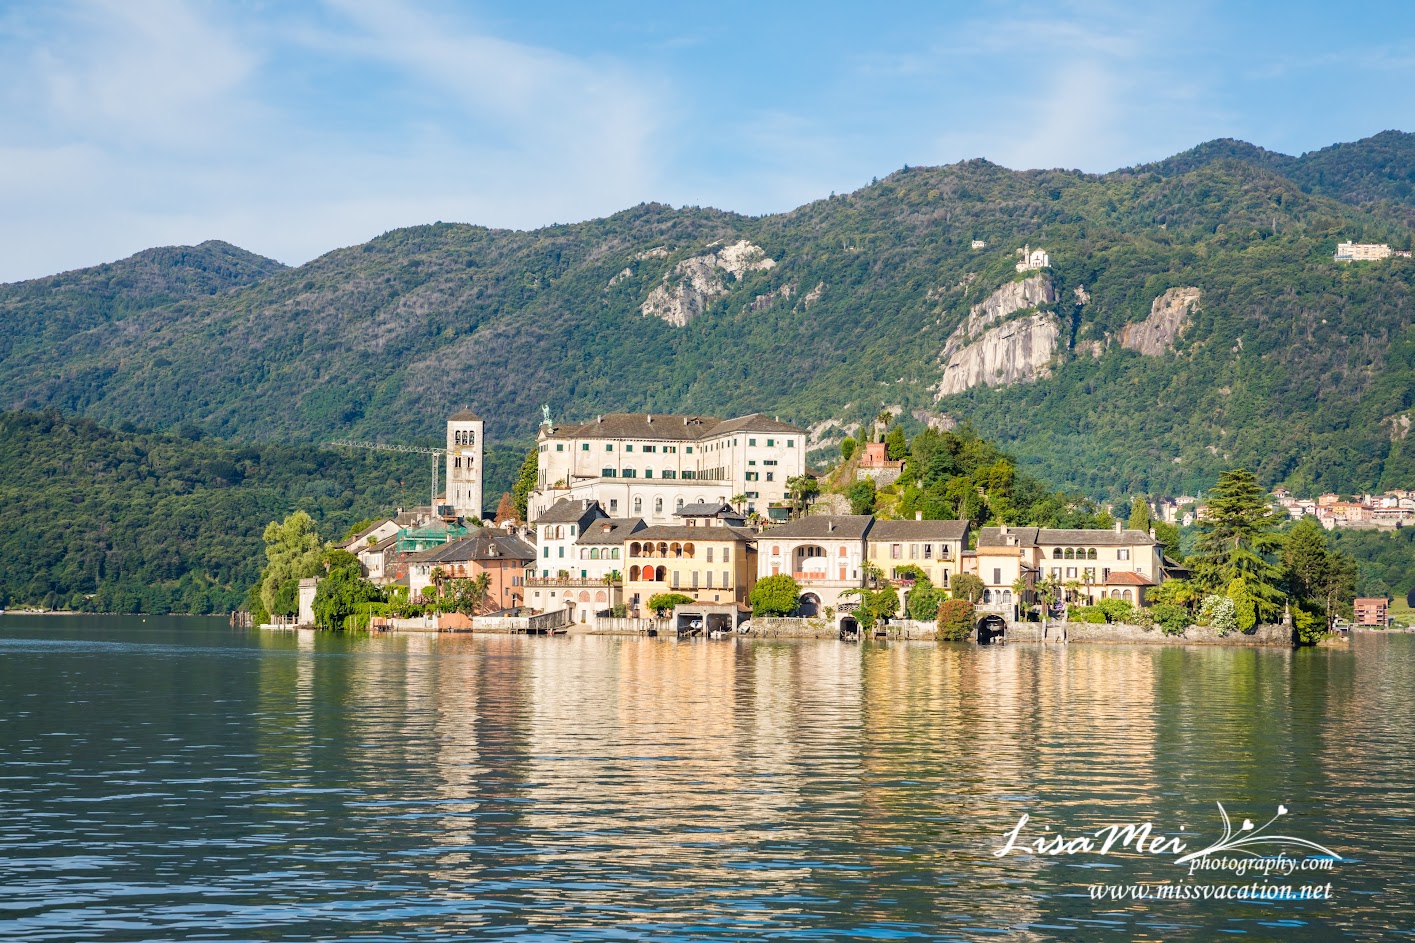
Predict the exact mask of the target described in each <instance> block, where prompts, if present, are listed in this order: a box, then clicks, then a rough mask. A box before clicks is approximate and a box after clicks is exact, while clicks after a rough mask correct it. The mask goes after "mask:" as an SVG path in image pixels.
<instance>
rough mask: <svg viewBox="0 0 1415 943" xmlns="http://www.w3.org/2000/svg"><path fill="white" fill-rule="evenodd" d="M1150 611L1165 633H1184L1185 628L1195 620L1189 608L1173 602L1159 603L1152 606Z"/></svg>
mask: <svg viewBox="0 0 1415 943" xmlns="http://www.w3.org/2000/svg"><path fill="white" fill-rule="evenodd" d="M1149 612H1150V615H1151V616H1152V617H1153V618H1154V621H1155V624H1156V625H1158V626H1159V627H1160V631H1161V632H1163V633H1164V634H1165V635H1183V634H1184V630H1185V629H1186V628H1188V627H1189V625H1190V623H1192V622H1193V621H1194V617H1193V615H1192V614H1191V613H1190V612H1189V610H1188V609H1186V608H1184V607H1183V606H1176V605H1174V604H1172V603H1167V602H1162V603H1157V604H1156V605H1153V606H1151V607H1150V609H1149Z"/></svg>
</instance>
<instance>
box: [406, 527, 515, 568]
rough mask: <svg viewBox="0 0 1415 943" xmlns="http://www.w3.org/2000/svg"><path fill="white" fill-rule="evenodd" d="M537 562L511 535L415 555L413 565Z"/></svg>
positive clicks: (476, 538) (454, 543) (462, 541)
mask: <svg viewBox="0 0 1415 943" xmlns="http://www.w3.org/2000/svg"><path fill="white" fill-rule="evenodd" d="M535 558H536V552H535V551H534V550H532V549H531V546H530V544H528V543H526V542H525V541H524V540H522V539H521V538H519V537H512V536H510V535H507V534H486V533H478V534H473V535H472V536H470V537H463V538H461V539H460V540H454V541H452V542H450V543H445V544H442V545H441V546H437V547H432V548H430V549H428V550H423V551H421V552H420V553H415V554H413V555H411V556H410V557H409V558H408V560H409V562H412V563H465V562H469V561H476V560H525V561H530V560H534V559H535Z"/></svg>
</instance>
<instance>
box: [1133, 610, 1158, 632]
mask: <svg viewBox="0 0 1415 943" xmlns="http://www.w3.org/2000/svg"><path fill="white" fill-rule="evenodd" d="M1128 621H1129V623H1130V624H1131V625H1137V626H1139V627H1140V628H1141V629H1142V630H1144V631H1146V632H1149V631H1151V630H1153V629H1154V627H1155V616H1154V613H1152V612H1150V610H1148V609H1136V610H1134V611H1133V612H1132V613H1131V614H1130V619H1129V620H1128Z"/></svg>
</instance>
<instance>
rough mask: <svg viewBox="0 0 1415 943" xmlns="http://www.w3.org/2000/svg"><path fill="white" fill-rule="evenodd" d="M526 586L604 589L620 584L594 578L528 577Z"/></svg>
mask: <svg viewBox="0 0 1415 943" xmlns="http://www.w3.org/2000/svg"><path fill="white" fill-rule="evenodd" d="M526 585H527V586H531V587H537V586H542V587H543V586H549V587H553V588H556V589H559V588H565V589H604V588H605V587H606V586H618V585H619V583H618V582H617V581H616V582H614V583H606V582H605V581H604V580H602V579H597V578H595V577H593V576H587V577H586V576H528V577H526Z"/></svg>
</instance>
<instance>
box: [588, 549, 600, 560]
mask: <svg viewBox="0 0 1415 943" xmlns="http://www.w3.org/2000/svg"><path fill="white" fill-rule="evenodd" d="M590 559H591V560H598V559H599V548H598V547H591V548H590Z"/></svg>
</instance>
